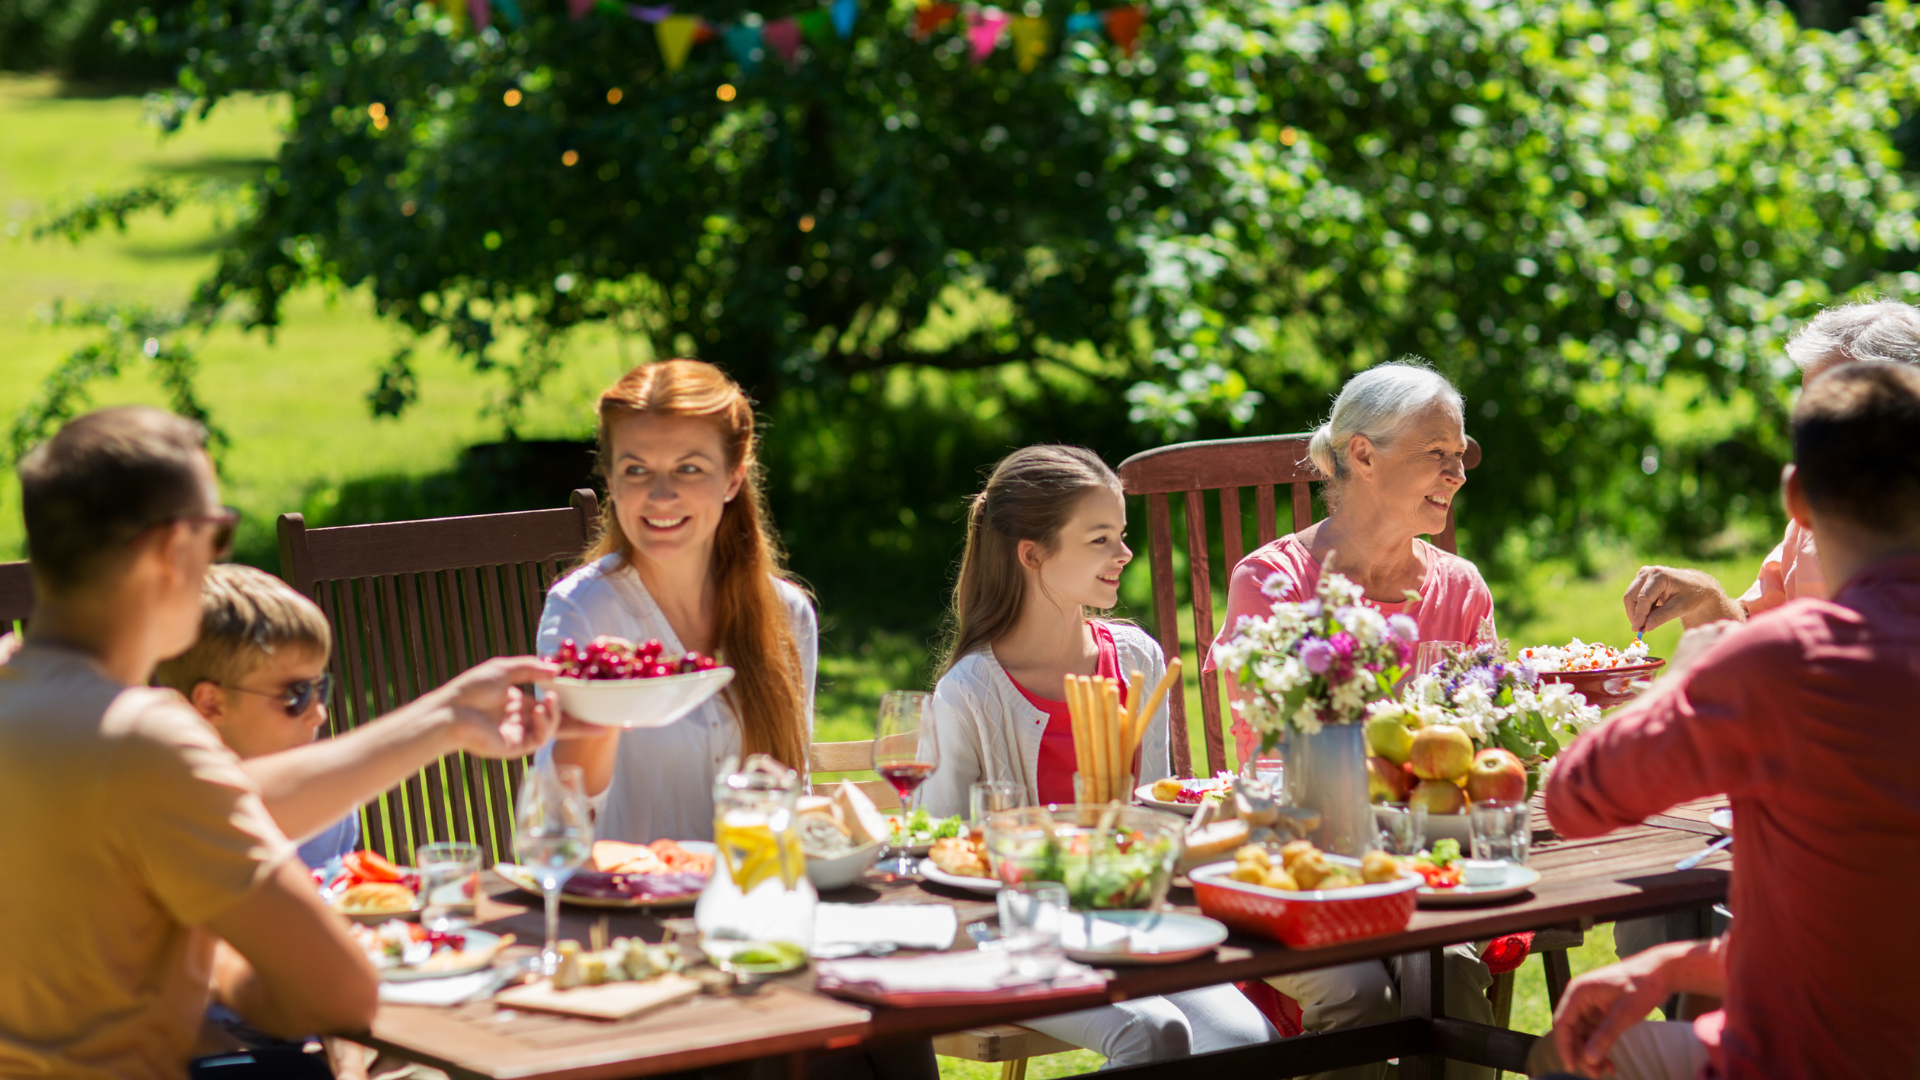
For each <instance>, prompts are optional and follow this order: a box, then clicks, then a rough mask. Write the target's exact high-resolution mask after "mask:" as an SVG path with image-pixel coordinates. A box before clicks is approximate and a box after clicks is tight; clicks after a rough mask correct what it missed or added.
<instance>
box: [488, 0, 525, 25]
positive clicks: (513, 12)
mask: <svg viewBox="0 0 1920 1080" xmlns="http://www.w3.org/2000/svg"><path fill="white" fill-rule="evenodd" d="M493 6H494V7H497V8H499V9H500V14H501V15H502V16H503V17H504V18H505V19H506V20H507V25H508V26H511V27H514V28H515V29H518V28H520V27H522V26H525V25H527V20H526V19H525V18H524V17H523V16H522V15H521V14H520V4H519V3H518V0H493Z"/></svg>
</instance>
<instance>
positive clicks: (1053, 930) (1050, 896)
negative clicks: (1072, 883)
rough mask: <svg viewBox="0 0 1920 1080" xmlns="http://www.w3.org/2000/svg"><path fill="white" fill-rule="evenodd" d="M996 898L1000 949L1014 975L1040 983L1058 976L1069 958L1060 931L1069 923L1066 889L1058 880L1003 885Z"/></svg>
mask: <svg viewBox="0 0 1920 1080" xmlns="http://www.w3.org/2000/svg"><path fill="white" fill-rule="evenodd" d="M997 899H998V901H999V904H1000V947H1001V948H1003V949H1005V950H1006V953H1007V963H1008V965H1009V966H1010V967H1012V969H1013V973H1014V974H1015V975H1017V976H1019V977H1020V978H1023V979H1038V980H1041V981H1046V980H1050V979H1052V978H1053V977H1054V976H1055V975H1057V974H1059V972H1060V964H1061V963H1062V962H1063V961H1064V960H1065V959H1066V952H1065V950H1063V949H1062V948H1061V946H1060V928H1061V927H1062V926H1064V925H1065V924H1066V921H1067V887H1066V886H1065V885H1063V884H1061V883H1060V882H1058V881H1022V882H1020V883H1019V884H1017V885H1005V886H1002V887H1001V889H1000V892H999V894H998V896H997Z"/></svg>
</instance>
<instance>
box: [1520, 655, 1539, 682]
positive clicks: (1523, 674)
mask: <svg viewBox="0 0 1920 1080" xmlns="http://www.w3.org/2000/svg"><path fill="white" fill-rule="evenodd" d="M1513 673H1514V675H1515V677H1517V678H1518V679H1519V680H1520V682H1521V683H1522V684H1524V685H1526V686H1528V687H1535V686H1539V685H1540V673H1539V672H1537V671H1535V670H1533V665H1532V664H1529V663H1527V662H1526V661H1525V660H1520V661H1516V662H1515V663H1514V665H1513Z"/></svg>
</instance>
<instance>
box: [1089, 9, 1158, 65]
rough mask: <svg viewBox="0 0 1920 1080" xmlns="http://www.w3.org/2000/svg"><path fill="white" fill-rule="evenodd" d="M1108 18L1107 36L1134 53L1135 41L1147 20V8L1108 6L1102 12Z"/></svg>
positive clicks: (1130, 54)
mask: <svg viewBox="0 0 1920 1080" xmlns="http://www.w3.org/2000/svg"><path fill="white" fill-rule="evenodd" d="M1100 14H1101V16H1102V17H1103V18H1105V19H1106V20H1107V36H1108V37H1110V38H1112V39H1113V43H1114V44H1115V45H1118V46H1120V47H1121V48H1122V49H1124V50H1126V53H1127V55H1128V56H1132V55H1133V45H1134V42H1135V41H1136V40H1137V39H1138V38H1139V37H1140V27H1141V24H1143V23H1145V22H1146V21H1147V9H1146V8H1143V7H1135V6H1132V5H1129V6H1127V7H1117V8H1108V9H1107V10H1105V11H1103V12H1101V13H1100Z"/></svg>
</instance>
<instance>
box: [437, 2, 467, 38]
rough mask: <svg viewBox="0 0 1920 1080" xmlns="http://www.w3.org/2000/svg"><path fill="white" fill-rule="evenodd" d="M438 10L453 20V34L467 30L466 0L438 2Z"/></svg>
mask: <svg viewBox="0 0 1920 1080" xmlns="http://www.w3.org/2000/svg"><path fill="white" fill-rule="evenodd" d="M440 8H441V10H442V11H445V12H446V13H447V18H449V19H452V20H453V32H454V33H456V34H457V33H460V32H461V31H463V30H465V29H466V28H467V5H466V0H440Z"/></svg>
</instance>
